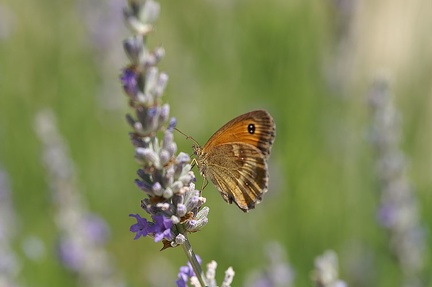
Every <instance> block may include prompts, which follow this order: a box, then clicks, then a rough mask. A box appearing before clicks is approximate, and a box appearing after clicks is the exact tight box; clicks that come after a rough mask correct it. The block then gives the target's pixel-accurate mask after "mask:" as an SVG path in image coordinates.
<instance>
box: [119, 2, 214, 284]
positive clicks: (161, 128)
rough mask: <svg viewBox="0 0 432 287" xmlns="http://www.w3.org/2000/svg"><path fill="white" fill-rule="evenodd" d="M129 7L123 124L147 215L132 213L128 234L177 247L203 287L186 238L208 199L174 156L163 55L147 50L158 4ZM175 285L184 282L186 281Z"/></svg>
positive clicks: (186, 163)
mask: <svg viewBox="0 0 432 287" xmlns="http://www.w3.org/2000/svg"><path fill="white" fill-rule="evenodd" d="M128 4H129V6H128V7H126V8H125V9H124V18H125V21H126V23H127V24H128V26H129V28H130V30H131V31H132V33H133V35H132V36H131V37H129V38H128V39H126V40H125V41H124V42H123V47H124V50H125V52H126V54H127V56H128V58H129V60H130V63H129V64H128V65H127V66H126V67H125V68H124V69H123V73H122V75H121V76H120V80H121V82H122V85H123V89H124V91H125V94H126V96H127V97H128V99H129V105H130V107H131V108H132V109H133V114H134V115H127V122H128V123H129V125H130V126H131V128H132V132H131V133H130V139H131V142H132V144H133V145H134V147H135V159H136V160H137V162H138V163H139V165H140V169H139V170H138V171H137V174H138V178H137V179H136V180H135V184H136V185H137V187H138V188H139V189H140V190H141V191H143V192H144V198H143V199H142V201H141V208H142V209H143V210H144V211H145V212H146V213H148V215H149V217H147V218H144V217H141V215H139V214H131V215H130V216H131V217H134V218H135V220H136V223H134V224H133V225H132V226H131V228H130V231H132V232H134V233H135V239H139V238H140V237H145V236H148V237H150V238H153V240H154V241H155V242H162V244H163V247H162V249H166V248H169V247H175V246H178V245H181V246H182V247H183V249H184V251H185V253H186V255H187V257H188V260H189V262H191V264H190V267H191V268H189V269H188V270H189V271H192V270H193V272H194V274H197V275H198V277H197V278H198V280H199V283H200V284H201V285H202V286H206V285H207V284H206V278H205V276H204V273H203V272H202V270H201V267H200V264H199V262H198V259H197V258H196V257H195V255H194V253H193V251H192V247H191V245H190V242H189V240H188V238H187V235H188V233H191V232H196V231H198V230H200V229H201V228H203V227H204V226H205V225H206V224H207V222H208V218H207V215H208V212H209V208H208V207H203V204H204V203H205V201H206V199H205V198H203V197H202V196H201V195H200V192H199V191H198V190H196V189H195V184H194V183H193V182H194V181H195V175H194V173H193V172H192V171H191V165H190V157H189V155H187V154H186V153H183V152H180V153H177V144H176V142H175V141H174V134H173V131H174V128H175V124H176V120H175V119H174V118H170V116H169V112H170V107H169V105H168V104H166V103H165V104H164V103H162V96H163V92H164V90H165V87H166V86H167V82H168V75H167V74H166V73H163V72H160V71H159V69H158V68H157V64H158V63H159V61H160V60H161V59H162V58H163V56H164V54H165V52H164V50H163V48H161V47H158V48H156V49H153V50H151V49H150V48H149V47H148V46H147V37H148V36H149V35H150V33H151V32H152V31H153V25H154V23H155V22H156V20H157V18H158V16H159V12H160V5H159V4H158V3H157V2H156V1H153V0H146V1H138V0H129V1H128ZM182 274H183V273H182ZM189 275H190V274H189ZM184 276H186V275H184V274H183V275H182V276H181V278H180V279H182V278H184ZM180 279H179V280H180ZM179 282H180V283H178V284H183V283H184V284H186V283H185V282H184V280H183V281H182V280H180V281H179ZM181 282H183V283H181ZM181 286H186V285H181Z"/></svg>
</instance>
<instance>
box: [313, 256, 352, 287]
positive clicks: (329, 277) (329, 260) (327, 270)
mask: <svg viewBox="0 0 432 287" xmlns="http://www.w3.org/2000/svg"><path fill="white" fill-rule="evenodd" d="M338 269H339V266H338V259H337V255H336V252H334V251H333V250H327V251H326V252H324V254H323V255H320V256H318V257H316V258H315V270H314V272H313V277H312V280H313V281H314V283H315V286H316V287H347V286H348V285H347V284H346V283H345V282H344V281H342V280H340V279H339V275H338V273H339V271H338Z"/></svg>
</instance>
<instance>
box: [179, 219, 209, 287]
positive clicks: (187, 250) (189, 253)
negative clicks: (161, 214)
mask: <svg viewBox="0 0 432 287" xmlns="http://www.w3.org/2000/svg"><path fill="white" fill-rule="evenodd" d="M177 228H178V229H183V227H182V226H181V225H180V224H178V225H177ZM181 233H182V234H183V235H184V237H185V238H186V240H185V242H184V243H183V244H182V245H181V246H182V247H183V251H184V252H185V253H186V257H187V258H188V260H189V262H190V264H191V265H192V268H193V270H194V272H195V275H196V277H197V278H198V281H199V282H200V284H201V286H205V287H207V286H208V285H207V281H206V277H205V275H204V272H203V271H202V269H201V265H200V264H199V262H198V259H197V257H196V255H195V253H194V252H193V250H192V245H191V244H190V241H189V239H188V238H187V235H186V232H181Z"/></svg>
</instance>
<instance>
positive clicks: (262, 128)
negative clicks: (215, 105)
mask: <svg viewBox="0 0 432 287" xmlns="http://www.w3.org/2000/svg"><path fill="white" fill-rule="evenodd" d="M275 133H276V128H275V124H274V121H273V118H272V117H271V116H270V114H269V113H268V112H267V111H264V110H256V111H252V112H249V113H246V114H243V115H241V116H238V117H237V118H235V119H233V120H231V121H229V122H228V123H226V124H225V125H224V126H223V127H221V128H220V129H219V130H218V131H216V132H215V133H214V134H213V135H212V136H211V138H210V139H209V140H208V141H207V143H206V144H205V145H204V147H203V151H204V152H205V151H206V150H208V149H211V148H212V147H214V146H217V145H220V144H226V143H234V142H241V143H246V144H250V145H253V146H256V147H257V148H259V149H260V150H261V152H262V153H263V155H264V156H265V158H267V157H268V156H269V155H270V150H271V145H272V144H273V140H274V137H275Z"/></svg>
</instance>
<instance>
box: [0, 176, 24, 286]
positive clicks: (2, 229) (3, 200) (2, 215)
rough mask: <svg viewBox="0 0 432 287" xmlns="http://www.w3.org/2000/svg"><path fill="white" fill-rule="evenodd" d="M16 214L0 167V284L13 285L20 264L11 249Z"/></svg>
mask: <svg viewBox="0 0 432 287" xmlns="http://www.w3.org/2000/svg"><path fill="white" fill-rule="evenodd" d="M15 228H16V215H15V211H14V208H13V203H12V198H11V190H10V186H9V180H8V176H7V174H6V173H5V172H4V171H3V170H2V169H0V286H1V287H3V286H4V287H13V286H18V284H17V283H16V281H17V277H18V274H19V272H20V264H19V262H18V258H17V257H16V256H15V252H14V251H13V249H12V242H13V240H14V237H15Z"/></svg>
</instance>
